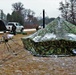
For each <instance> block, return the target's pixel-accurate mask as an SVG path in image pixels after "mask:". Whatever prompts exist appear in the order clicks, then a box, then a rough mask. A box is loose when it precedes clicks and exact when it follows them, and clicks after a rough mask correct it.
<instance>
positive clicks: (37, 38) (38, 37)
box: [33, 36, 41, 42]
mask: <svg viewBox="0 0 76 75" xmlns="http://www.w3.org/2000/svg"><path fill="white" fill-rule="evenodd" d="M40 38H41V36H36V37H35V38H33V41H35V42H38V41H39V39H40Z"/></svg>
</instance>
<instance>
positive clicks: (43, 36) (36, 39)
mask: <svg viewBox="0 0 76 75" xmlns="http://www.w3.org/2000/svg"><path fill="white" fill-rule="evenodd" d="M75 33H76V26H75V25H72V24H71V23H69V22H67V21H65V20H63V19H58V18H57V19H55V20H54V21H52V22H51V23H49V24H48V25H47V26H46V27H45V28H44V29H40V30H38V31H37V32H35V33H34V34H32V35H30V36H28V37H23V38H22V41H23V44H24V47H25V48H26V49H27V50H29V51H31V52H32V53H33V54H34V55H75V53H74V52H73V51H75V49H76V35H75Z"/></svg>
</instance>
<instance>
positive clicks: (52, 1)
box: [0, 0, 65, 17]
mask: <svg viewBox="0 0 76 75" xmlns="http://www.w3.org/2000/svg"><path fill="white" fill-rule="evenodd" d="M61 1H65V0H1V1H0V9H2V10H3V12H4V13H5V14H7V13H11V12H12V4H13V3H16V2H21V3H22V4H23V5H24V8H26V9H31V10H33V11H34V12H35V16H42V10H43V9H45V12H46V16H49V17H58V16H60V11H59V10H58V8H59V2H61Z"/></svg>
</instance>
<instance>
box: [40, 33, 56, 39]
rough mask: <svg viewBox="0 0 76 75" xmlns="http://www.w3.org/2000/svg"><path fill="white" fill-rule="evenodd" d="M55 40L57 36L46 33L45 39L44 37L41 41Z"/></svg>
mask: <svg viewBox="0 0 76 75" xmlns="http://www.w3.org/2000/svg"><path fill="white" fill-rule="evenodd" d="M53 38H56V35H55V34H53V33H46V34H45V35H44V37H42V39H41V40H50V39H53Z"/></svg>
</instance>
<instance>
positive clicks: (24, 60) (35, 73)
mask: <svg viewBox="0 0 76 75" xmlns="http://www.w3.org/2000/svg"><path fill="white" fill-rule="evenodd" d="M29 34H31V33H30V32H29V33H28V34H27V35H22V34H17V35H16V36H14V41H12V40H9V41H8V43H9V45H10V46H11V48H10V49H9V51H8V49H7V46H6V45H5V44H4V43H3V44H0V75H76V57H75V56H71V57H56V56H51V57H35V56H33V55H32V54H31V53H30V52H29V51H27V50H26V49H24V47H23V44H22V41H21V37H24V36H28V35H29ZM1 36H2V35H0V37H1Z"/></svg>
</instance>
